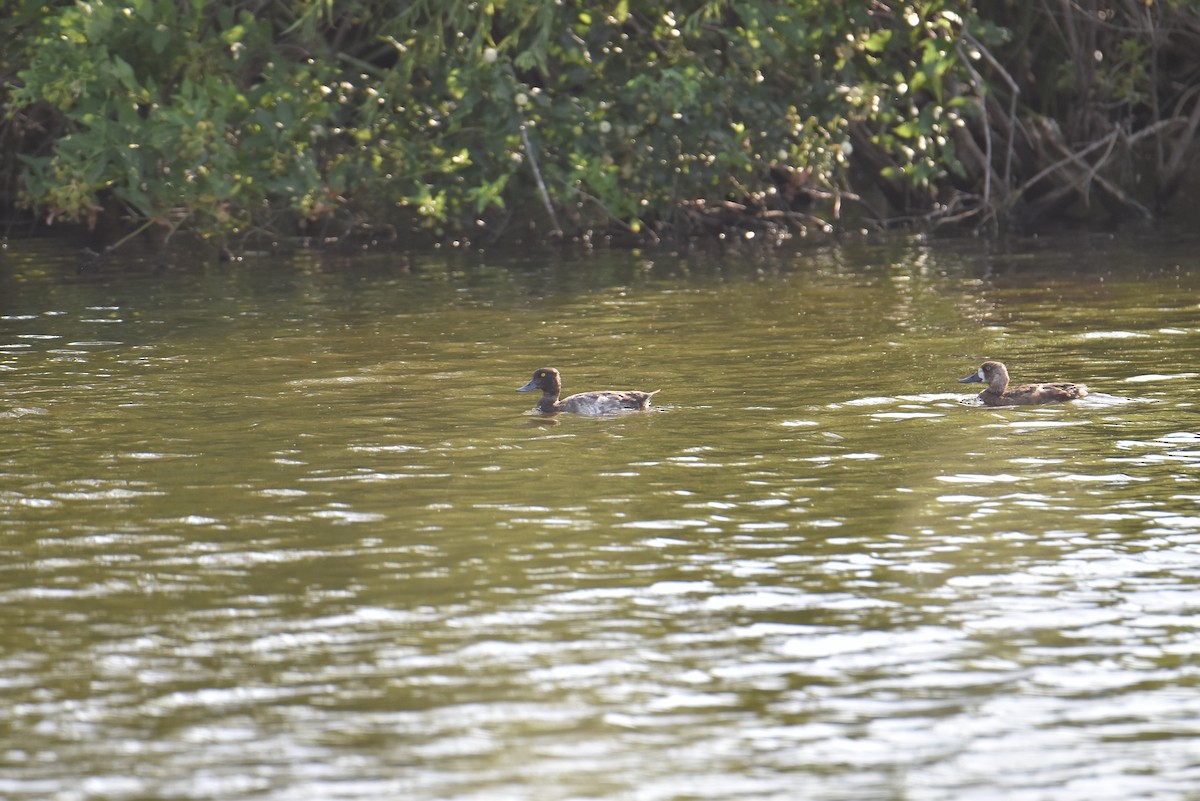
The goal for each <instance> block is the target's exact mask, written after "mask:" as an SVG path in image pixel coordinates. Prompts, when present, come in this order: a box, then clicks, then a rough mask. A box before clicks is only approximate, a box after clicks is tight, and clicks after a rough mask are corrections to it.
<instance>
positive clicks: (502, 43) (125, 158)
mask: <svg viewBox="0 0 1200 801" xmlns="http://www.w3.org/2000/svg"><path fill="white" fill-rule="evenodd" d="M0 35H2V36H3V37H4V41H5V43H6V44H5V47H4V48H3V49H0V223H3V228H2V229H0V231H2V232H3V234H5V235H8V236H12V235H20V234H23V233H32V232H35V231H42V230H46V228H47V227H49V228H50V229H51V230H54V229H55V228H59V229H61V230H86V231H89V232H91V237H92V239H93V241H94V242H96V243H97V244H98V246H99V247H101V248H107V249H113V248H115V247H119V246H120V245H121V244H123V243H124V242H126V241H129V240H130V239H132V238H138V239H150V240H152V241H154V242H156V243H159V244H168V245H169V244H170V243H172V242H180V241H188V242H195V241H196V240H197V239H199V240H201V241H203V242H206V243H209V244H210V245H211V246H212V247H213V248H214V249H215V250H221V251H225V252H238V251H241V250H245V249H250V248H261V247H263V246H272V245H274V246H279V245H280V244H286V243H291V244H302V245H346V244H352V245H355V246H361V245H365V244H370V243H400V244H403V243H417V242H427V241H458V242H470V243H472V244H478V245H480V246H485V245H490V244H497V243H505V244H512V243H530V242H554V241H568V242H578V243H582V244H600V243H605V242H607V243H614V244H630V245H641V244H653V243H658V242H663V241H679V240H688V239H693V238H697V237H707V238H738V239H747V238H755V239H756V241H760V242H764V241H765V242H772V241H782V240H785V239H790V238H794V237H803V236H826V235H840V234H844V233H851V232H859V231H874V230H882V229H894V228H907V229H916V230H921V231H935V230H953V231H968V232H976V233H983V234H989V235H991V234H998V233H1004V232H1008V231H1014V230H1017V231H1023V230H1029V229H1031V228H1040V227H1045V226H1051V227H1052V226H1073V225H1088V226H1095V227H1101V226H1103V227H1105V228H1108V229H1112V228H1115V227H1117V226H1123V225H1130V224H1133V225H1136V224H1140V223H1145V222H1150V221H1157V220H1162V219H1165V218H1168V217H1171V216H1175V217H1176V218H1178V217H1179V216H1185V215H1188V214H1195V212H1196V210H1195V208H1194V204H1195V200H1194V198H1195V197H1196V196H1197V195H1196V192H1195V191H1194V190H1195V189H1196V188H1198V187H1200V168H1197V167H1194V166H1193V164H1194V163H1195V162H1197V159H1196V156H1197V145H1196V142H1197V130H1198V128H1200V0H1106V2H1099V0H1001V1H999V2H994V3H982V4H978V7H977V4H975V3H972V2H963V1H961V0H960V1H958V2H951V1H950V0H924V1H917V0H914V1H913V2H907V3H904V2H891V1H890V0H848V1H847V2H844V3H829V2H825V1H824V0H794V1H793V2H786V3H781V2H776V1H775V0H743V1H742V2H734V1H733V0H720V1H718V0H713V1H712V2H700V1H699V0H696V1H694V2H686V3H668V2H659V0H647V1H646V2H630V1H629V0H606V2H602V3H584V2H581V1H579V0H561V2H545V3H514V2H504V1H503V0H491V1H490V2H489V1H488V0H439V2H431V1H429V0H423V1H422V0H417V1H415V2H411V3H401V4H396V3H391V2H386V0H294V1H293V2H280V1H279V0H235V1H234V2H218V1H217V0H87V2H83V1H82V0H81V1H80V2H75V0H69V1H67V0H9V2H7V3H5V4H4V8H3V10H0Z"/></svg>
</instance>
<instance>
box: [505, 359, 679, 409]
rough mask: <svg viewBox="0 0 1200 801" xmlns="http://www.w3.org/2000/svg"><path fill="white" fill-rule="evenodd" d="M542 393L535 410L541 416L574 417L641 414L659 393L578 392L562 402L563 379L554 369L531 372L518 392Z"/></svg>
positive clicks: (543, 368)
mask: <svg viewBox="0 0 1200 801" xmlns="http://www.w3.org/2000/svg"><path fill="white" fill-rule="evenodd" d="M535 389H540V390H541V391H542V397H540V398H539V399H538V402H537V406H535V407H534V408H535V409H537V410H538V411H539V412H541V413H543V414H557V413H558V412H572V413H574V414H590V415H598V414H615V413H617V412H644V411H646V410H647V409H649V408H650V399H651V398H653V397H654V396H655V394H657V393H658V392H659V390H657V389H656V390H654V392H639V391H637V390H632V389H631V390H625V391H618V390H605V391H602V392H580V393H579V394H578V395H570V396H568V397H566V398H563V399H562V400H559V399H558V396H559V393H561V392H562V377H561V376H560V375H559V373H558V370H555V369H554V368H553V367H541V368H538V369H537V370H534V371H533V378H531V379H529V383H528V384H526V385H525V386H523V387H521V388H520V389H518V390H517V392H532V391H533V390H535Z"/></svg>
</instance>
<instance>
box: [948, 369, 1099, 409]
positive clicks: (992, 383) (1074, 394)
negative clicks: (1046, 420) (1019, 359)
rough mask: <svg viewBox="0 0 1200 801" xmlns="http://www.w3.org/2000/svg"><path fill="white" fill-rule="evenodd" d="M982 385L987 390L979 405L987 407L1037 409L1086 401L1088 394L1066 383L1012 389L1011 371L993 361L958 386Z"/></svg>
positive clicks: (1081, 385) (1031, 385) (1085, 388)
mask: <svg viewBox="0 0 1200 801" xmlns="http://www.w3.org/2000/svg"><path fill="white" fill-rule="evenodd" d="M980 381H982V382H983V383H985V384H987V389H985V390H984V391H983V392H980V393H979V395H978V400H979V402H980V403H982V404H983V405H984V406H1037V405H1039V404H1042V403H1058V402H1061V401H1071V400H1077V399H1079V398H1086V397H1087V394H1088V390H1087V387H1086V386H1084V385H1083V384H1070V383H1066V382H1061V383H1051V384H1017V385H1015V386H1009V385H1008V368H1007V367H1005V366H1004V364H1003V363H1002V362H992V361H989V362H984V363H983V364H981V365H980V366H979V369H978V370H976V371H975V372H973V373H971V374H970V375H969V376H967V377H966V378H960V379H959V380H958V383H960V384H971V383H975V382H980Z"/></svg>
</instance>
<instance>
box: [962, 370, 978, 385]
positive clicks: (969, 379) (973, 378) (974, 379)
mask: <svg viewBox="0 0 1200 801" xmlns="http://www.w3.org/2000/svg"><path fill="white" fill-rule="evenodd" d="M982 380H983V376H981V375H979V373H971V374H970V375H969V376H967V377H966V378H960V379H958V383H960V384H976V383H978V382H980V381H982Z"/></svg>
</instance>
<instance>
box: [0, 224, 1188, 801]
mask: <svg viewBox="0 0 1200 801" xmlns="http://www.w3.org/2000/svg"><path fill="white" fill-rule="evenodd" d="M1080 246H1081V245H1080V243H1078V242H1073V243H1069V246H1063V245H1062V244H1059V245H1057V246H1055V245H1053V244H1051V243H1047V242H1045V241H1038V242H1035V243H1030V248H1029V249H1028V250H1027V251H1021V250H1016V251H1011V252H991V253H989V252H988V251H987V250H986V249H985V247H986V246H980V245H978V244H973V245H970V246H967V245H957V244H953V243H952V244H950V245H947V246H943V247H939V248H926V247H923V246H919V245H912V244H906V243H893V244H887V245H882V246H870V247H865V246H856V247H848V248H845V249H841V250H828V251H820V250H818V251H815V252H811V253H801V254H793V255H785V254H781V253H772V254H765V255H763V256H762V258H761V259H760V258H758V257H757V256H756V257H754V258H750V257H749V256H747V255H744V254H743V255H737V254H735V255H734V256H732V257H727V258H723V257H714V256H701V255H696V254H683V255H676V256H672V255H669V254H662V255H657V254H656V255H654V256H653V257H645V256H636V255H634V256H625V255H619V254H617V255H614V254H603V255H593V256H590V257H588V258H585V259H582V260H578V261H570V262H568V261H557V262H556V261H555V260H554V259H551V258H547V259H539V258H528V257H526V258H523V259H516V258H514V259H509V260H503V261H495V262H492V261H491V259H492V258H493V257H480V258H478V259H477V258H475V257H470V256H468V255H466V254H449V255H446V256H444V257H420V258H417V257H410V258H409V259H407V260H406V261H403V262H402V261H400V260H397V259H394V258H392V257H388V258H385V259H378V260H371V259H364V260H362V261H335V260H330V261H327V262H325V261H320V260H313V261H311V262H306V261H300V262H295V263H288V262H284V263H271V264H268V265H258V266H253V267H252V266H250V265H221V266H215V267H214V266H211V265H209V266H205V265H185V264H180V265H172V266H168V267H166V268H164V269H159V268H157V267H156V268H154V269H142V268H141V267H140V266H139V265H138V264H136V263H130V264H128V265H119V266H118V265H112V266H109V267H105V268H102V269H101V270H100V271H93V272H88V273H85V274H77V273H73V272H72V271H71V270H70V269H69V268H68V267H63V266H62V262H61V258H60V255H59V254H55V253H54V252H40V253H38V252H36V251H35V252H32V253H31V254H30V255H29V256H28V257H22V258H24V259H25V260H22V258H16V257H14V255H13V253H12V249H11V248H10V250H9V252H8V255H6V256H4V258H5V259H7V260H8V264H7V269H6V270H4V271H3V272H2V273H0V276H2V277H0V391H2V393H3V394H2V395H0V421H2V422H3V426H4V429H5V436H4V444H3V446H2V447H0V475H2V476H3V481H2V482H0V511H2V513H3V514H2V515H0V518H2V520H3V522H0V534H2V535H3V536H2V539H0V548H2V549H3V551H4V559H3V560H2V561H0V600H2V601H3V603H4V607H5V609H6V618H5V621H6V622H5V624H4V626H3V627H2V628H0V665H2V666H3V671H2V675H4V676H5V677H7V678H5V679H4V681H3V686H4V694H5V699H6V702H7V705H8V708H9V709H10V710H11V712H10V719H11V734H10V736H9V738H8V740H7V741H6V742H5V744H4V747H3V748H0V754H3V756H2V757H0V758H2V759H3V764H4V770H3V771H0V794H3V795H4V796H5V797H9V798H14V799H17V798H39V799H40V798H63V799H68V798H88V797H103V798H114V799H117V798H129V799H134V798H146V797H163V798H174V797H181V798H214V799H215V798H221V799H230V798H249V797H268V798H280V799H283V798H305V799H308V798H322V797H346V798H388V799H392V798H397V797H403V798H413V799H421V798H428V799H435V798H436V799H444V798H456V799H469V798H479V799H484V798H486V799H489V801H490V799H495V798H514V799H516V798H530V799H534V798H536V799H556V798H561V799H567V798H631V799H682V798H689V799H698V798H714V799H717V798H720V799H731V798H747V799H749V798H754V799H762V798H789V799H791V798H798V797H802V798H808V799H818V800H819V799H855V800H856V801H863V800H864V799H880V800H881V801H882V800H883V799H888V800H889V801H890V799H895V798H899V797H905V798H912V799H929V800H930V801H932V800H934V799H961V798H967V797H987V798H995V799H1005V800H1008V799H1011V800H1012V801H1023V799H1028V798H1040V797H1043V796H1045V795H1046V794H1047V793H1049V794H1051V795H1056V796H1070V797H1075V796H1081V795H1084V794H1086V795H1087V796H1088V797H1091V798H1094V799H1100V800H1103V799H1112V800H1113V801H1117V799H1121V800H1122V801H1123V800H1124V799H1128V798H1132V797H1177V798H1186V797H1188V794H1189V793H1192V792H1194V787H1195V786H1196V784H1195V781H1196V776H1195V758H1194V754H1193V751H1194V742H1195V737H1196V735H1197V731H1196V728H1197V727H1196V724H1195V721H1196V720H1200V708H1198V706H1200V702H1198V701H1196V700H1195V698H1194V696H1195V693H1193V692H1190V689H1189V688H1190V687H1191V686H1192V684H1194V682H1195V679H1196V675H1195V669H1194V667H1193V666H1192V665H1193V663H1194V661H1195V660H1194V658H1193V657H1194V656H1195V652H1196V650H1197V643H1200V637H1198V632H1197V626H1196V624H1195V622H1194V618H1195V614H1194V613H1195V611H1196V608H1197V605H1198V604H1200V600H1198V596H1197V595H1196V594H1195V593H1194V592H1192V591H1191V588H1192V587H1193V586H1194V585H1195V584H1196V580H1197V578H1200V511H1198V509H1200V505H1198V503H1197V501H1200V491H1197V490H1196V469H1197V463H1198V458H1200V447H1198V442H1200V434H1198V433H1197V431H1196V422H1195V421H1196V417H1195V406H1194V401H1193V400H1192V398H1191V394H1190V392H1189V386H1190V384H1189V381H1190V379H1192V378H1194V377H1195V373H1194V372H1192V371H1191V369H1190V368H1191V366H1192V365H1193V364H1194V363H1195V361H1196V356H1197V352H1196V348H1197V331H1198V330H1200V329H1198V328H1197V326H1196V324H1195V312H1196V304H1195V301H1194V298H1195V297H1196V293H1195V290H1196V288H1197V287H1196V279H1195V278H1194V277H1193V276H1191V275H1190V274H1189V273H1187V272H1186V271H1179V270H1175V269H1173V266H1172V265H1173V264H1176V263H1179V262H1180V261H1181V259H1182V256H1181V254H1182V253H1183V252H1184V251H1185V250H1186V248H1182V247H1181V248H1180V249H1179V250H1178V251H1173V250H1172V249H1171V248H1170V247H1169V246H1166V247H1158V248H1156V249H1152V248H1147V247H1143V246H1140V245H1138V246H1129V247H1124V248H1123V247H1122V246H1121V245H1120V244H1119V243H1117V244H1114V243H1112V242H1105V243H1103V247H1102V248H1101V247H1099V246H1097V247H1096V248H1095V250H1094V258H1089V259H1086V260H1081V259H1080V258H1079V257H1078V251H1079V248H1080ZM1083 247H1085V248H1086V247H1087V243H1086V242H1085V243H1083ZM546 261H549V262H551V263H549V264H546V263H544V262H546ZM489 262H490V263H489ZM1009 356H1012V357H1013V361H1014V362H1015V361H1018V360H1019V362H1020V363H1021V364H1022V372H1023V373H1025V372H1028V373H1029V374H1031V375H1033V374H1037V375H1050V374H1054V375H1064V376H1071V377H1077V378H1078V379H1079V380H1083V381H1086V383H1088V384H1089V385H1090V386H1091V388H1092V389H1093V391H1094V393H1095V394H1093V395H1092V396H1091V397H1089V398H1087V399H1084V400H1082V401H1078V402H1075V403H1071V404H1062V405H1052V406H1043V407H1034V408H1001V409H984V408H971V407H967V406H964V405H963V403H962V401H963V400H964V399H969V398H970V397H971V396H972V395H971V394H967V393H965V392H963V391H962V389H961V388H960V387H959V386H958V385H957V378H958V377H959V376H961V375H962V371H963V369H964V368H963V366H964V364H967V365H969V364H971V363H976V364H977V363H978V361H979V360H980V359H982V358H990V357H1009ZM545 363H558V364H560V365H567V364H570V365H572V368H571V376H572V384H573V385H575V384H578V385H579V386H581V387H582V386H584V385H595V386H600V385H610V384H620V385H626V384H629V385H633V384H635V383H636V384H642V383H644V382H649V383H653V384H654V385H655V386H659V385H661V386H662V387H663V390H664V391H663V393H662V395H660V396H658V398H657V399H656V400H660V401H661V402H662V410H661V411H659V412H657V413H654V414H646V415H637V416H629V417H620V418H614V419H599V420H598V419H587V418H578V417H573V416H570V415H562V416H560V417H559V418H555V419H546V418H541V417H538V416H531V415H528V414H526V411H527V407H528V405H529V404H528V402H527V398H525V397H523V396H514V393H513V392H512V387H513V385H514V380H516V381H517V382H518V383H519V380H522V379H519V378H518V379H514V378H513V377H514V376H518V377H519V376H526V375H528V373H529V372H530V371H531V370H532V369H534V368H535V367H537V366H539V365H541V364H545ZM972 394H973V393H972Z"/></svg>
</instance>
